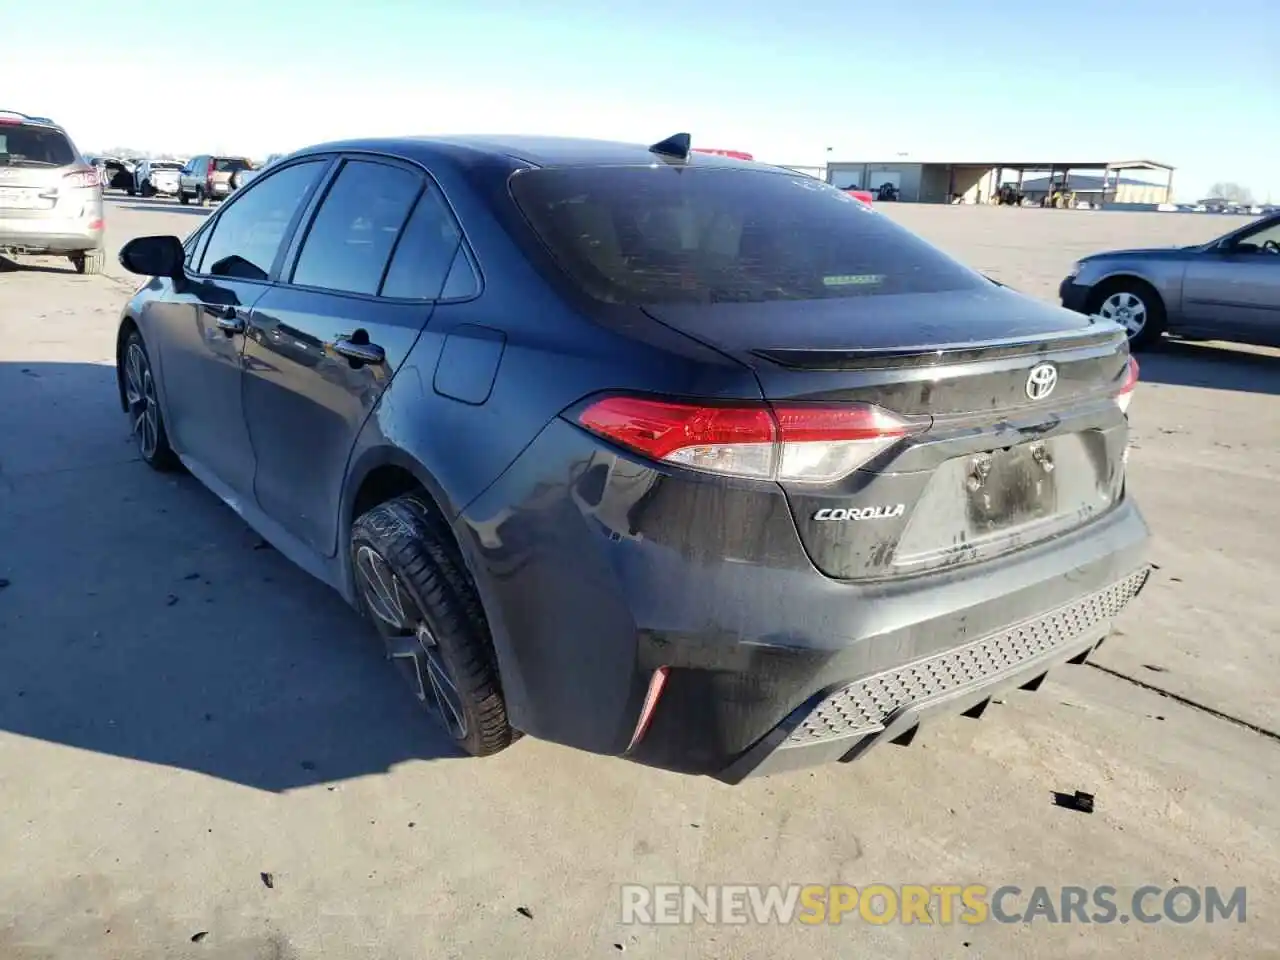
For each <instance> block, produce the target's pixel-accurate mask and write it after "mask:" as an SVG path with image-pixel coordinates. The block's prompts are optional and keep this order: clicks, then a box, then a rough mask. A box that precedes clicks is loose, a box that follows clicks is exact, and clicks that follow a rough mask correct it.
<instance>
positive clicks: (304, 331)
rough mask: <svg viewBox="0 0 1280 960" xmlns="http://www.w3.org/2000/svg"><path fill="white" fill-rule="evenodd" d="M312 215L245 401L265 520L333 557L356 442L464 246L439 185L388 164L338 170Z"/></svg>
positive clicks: (269, 310)
mask: <svg viewBox="0 0 1280 960" xmlns="http://www.w3.org/2000/svg"><path fill="white" fill-rule="evenodd" d="M264 176H266V174H264ZM256 182H257V181H255V183H256ZM245 189H250V188H249V187H246V188H245ZM313 206H314V212H313V213H312V214H311V215H310V216H309V217H308V220H309V225H308V226H307V227H306V228H305V229H303V230H299V232H298V237H297V238H296V239H295V241H294V243H293V244H292V249H291V252H290V255H289V260H290V266H289V268H287V270H286V272H285V273H283V274H282V277H281V283H280V284H278V285H276V286H273V287H272V288H271V289H270V290H269V291H267V293H266V294H265V295H264V296H263V297H262V299H261V300H259V301H258V302H257V303H256V304H255V305H254V309H253V311H252V314H251V317H250V330H249V339H248V342H247V344H246V346H245V386H244V402H245V416H246V417H247V419H248V423H249V435H250V437H251V438H252V441H253V447H254V450H255V451H256V454H257V473H256V476H255V479H254V493H255V495H256V497H257V501H258V505H259V507H260V508H261V509H262V510H263V511H264V512H265V513H266V514H267V515H268V516H270V517H271V518H272V519H273V520H275V521H276V522H277V523H279V524H280V525H281V526H282V527H284V528H285V529H286V530H288V531H289V532H290V533H291V534H293V535H294V536H296V537H297V538H299V540H301V541H302V542H304V543H305V544H307V545H308V546H309V547H311V548H312V549H313V550H315V551H317V552H318V553H319V554H320V555H323V556H332V555H333V554H334V553H335V551H336V549H337V521H338V515H339V503H340V499H341V494H342V485H343V480H344V477H345V475H346V468H347V460H348V457H349V456H350V453H351V449H352V447H353V445H354V443H355V439H356V436H357V434H358V433H359V432H360V429H361V427H362V426H363V425H364V422H365V419H366V418H367V417H368V416H369V413H370V412H371V411H372V409H373V407H374V405H375V404H376V403H377V402H378V398H379V397H380V396H381V395H382V392H383V390H384V389H385V388H386V386H387V384H388V383H389V382H390V380H391V378H392V376H393V375H394V374H395V372H396V370H397V369H398V368H399V367H400V365H401V363H403V362H404V359H405V357H407V356H408V354H409V351H410V350H411V349H412V347H413V345H414V343H415V342H416V341H417V339H418V335H419V334H420V333H421V331H422V329H423V327H424V326H425V325H426V323H427V321H428V320H429V319H430V317H431V313H432V309H433V302H434V301H435V300H436V299H437V298H438V296H439V293H440V290H441V289H442V287H443V286H444V284H445V280H446V277H447V275H448V273H449V269H450V267H451V265H452V263H453V260H454V257H455V255H456V254H457V253H458V250H459V247H460V244H461V239H460V236H461V235H460V231H459V228H458V226H457V223H456V221H455V220H454V218H453V216H452V214H451V212H450V210H449V208H448V205H447V204H446V203H445V201H444V199H443V197H442V196H441V194H440V192H439V189H438V187H437V186H436V184H435V183H434V182H433V181H431V180H430V179H429V178H428V177H427V176H426V175H425V174H424V173H423V172H422V170H421V169H419V168H417V167H415V166H412V165H409V164H406V163H401V162H398V161H395V160H391V159H382V158H371V157H367V156H365V157H360V158H356V157H347V158H344V159H343V160H342V161H341V163H340V165H339V167H338V168H337V169H336V170H335V171H334V173H333V175H332V177H331V179H330V181H329V183H328V184H327V186H326V188H325V190H324V192H323V195H322V197H321V198H320V199H319V200H318V201H317V202H316V203H315V204H313Z"/></svg>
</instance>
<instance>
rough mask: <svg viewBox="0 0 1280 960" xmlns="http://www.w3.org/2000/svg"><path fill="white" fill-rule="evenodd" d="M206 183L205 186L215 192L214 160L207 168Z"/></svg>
mask: <svg viewBox="0 0 1280 960" xmlns="http://www.w3.org/2000/svg"><path fill="white" fill-rule="evenodd" d="M204 182H205V186H206V187H208V189H209V190H210V191H212V190H213V161H212V160H210V161H209V166H208V167H206V168H205V171H204Z"/></svg>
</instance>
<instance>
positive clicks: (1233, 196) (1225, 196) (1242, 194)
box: [1209, 180, 1253, 206]
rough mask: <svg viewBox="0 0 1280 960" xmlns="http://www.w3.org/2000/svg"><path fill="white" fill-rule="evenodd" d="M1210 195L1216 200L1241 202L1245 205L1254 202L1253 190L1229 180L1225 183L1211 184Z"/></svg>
mask: <svg viewBox="0 0 1280 960" xmlns="http://www.w3.org/2000/svg"><path fill="white" fill-rule="evenodd" d="M1209 196H1210V197H1212V198H1214V199H1215V200H1227V201H1230V202H1231V203H1239V204H1241V205H1244V206H1248V205H1250V204H1252V203H1253V191H1252V190H1250V189H1249V188H1248V187H1242V186H1240V184H1238V183H1233V182H1231V181H1229V180H1228V181H1226V182H1224V183H1215V184H1214V185H1213V186H1211V187H1210V188H1209Z"/></svg>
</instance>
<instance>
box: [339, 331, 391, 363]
mask: <svg viewBox="0 0 1280 960" xmlns="http://www.w3.org/2000/svg"><path fill="white" fill-rule="evenodd" d="M333 352H334V353H336V354H338V355H339V356H343V357H346V358H347V359H348V360H351V361H352V362H354V363H369V364H374V363H382V362H383V361H385V360H386V359H387V352H386V351H385V350H383V349H382V348H381V347H380V346H378V345H377V344H376V343H356V342H355V341H354V340H351V339H350V338H348V337H339V338H338V339H337V340H335V341H334V344H333Z"/></svg>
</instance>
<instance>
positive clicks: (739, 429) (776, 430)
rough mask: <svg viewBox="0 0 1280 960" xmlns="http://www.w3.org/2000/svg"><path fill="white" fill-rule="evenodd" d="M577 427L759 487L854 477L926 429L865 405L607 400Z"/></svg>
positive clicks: (591, 408) (654, 456) (583, 416)
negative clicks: (762, 482) (765, 482)
mask: <svg viewBox="0 0 1280 960" xmlns="http://www.w3.org/2000/svg"><path fill="white" fill-rule="evenodd" d="M578 422H579V423H580V424H581V425H582V426H584V427H586V428H587V429H588V430H590V431H591V432H592V433H595V434H597V435H599V436H601V437H604V438H606V439H608V440H611V441H613V442H614V443H617V444H619V445H621V446H623V447H626V448H628V449H630V450H634V451H635V452H637V453H641V454H644V455H645V456H647V457H650V458H652V459H654V460H661V461H664V462H666V463H672V464H678V465H680V466H683V467H688V468H690V469H693V470H703V471H706V472H709V473H719V474H725V475H728V476H736V477H752V478H756V479H761V480H786V481H800V482H808V483H824V482H828V481H831V480H836V479H839V478H840V477H843V476H845V475H847V474H848V473H850V472H852V471H853V470H856V469H857V468H858V467H859V466H861V465H862V464H864V463H866V462H867V461H868V460H870V459H871V458H872V457H874V456H875V455H876V454H878V453H880V452H881V451H883V450H885V449H887V448H888V447H890V446H892V445H893V444H894V443H896V442H897V441H898V440H899V439H901V438H902V437H905V436H907V435H908V434H912V433H919V432H920V431H922V430H924V429H926V428H927V426H928V423H927V422H920V421H917V422H908V421H906V420H902V419H900V418H899V417H897V416H895V415H894V414H892V413H890V412H889V411H887V410H884V409H881V408H880V407H876V406H872V405H871V404H865V403H850V404H842V405H840V406H812V405H805V404H775V405H769V404H764V403H755V404H735V405H728V406H726V405H716V406H710V405H702V404H693V403H676V402H672V401H667V400H653V399H648V398H642V397H607V398H605V399H603V400H598V401H596V402H595V403H593V404H592V405H591V406H589V407H587V409H586V410H584V411H583V412H582V413H581V414H580V415H579V416H578Z"/></svg>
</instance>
